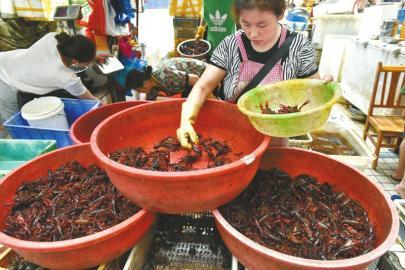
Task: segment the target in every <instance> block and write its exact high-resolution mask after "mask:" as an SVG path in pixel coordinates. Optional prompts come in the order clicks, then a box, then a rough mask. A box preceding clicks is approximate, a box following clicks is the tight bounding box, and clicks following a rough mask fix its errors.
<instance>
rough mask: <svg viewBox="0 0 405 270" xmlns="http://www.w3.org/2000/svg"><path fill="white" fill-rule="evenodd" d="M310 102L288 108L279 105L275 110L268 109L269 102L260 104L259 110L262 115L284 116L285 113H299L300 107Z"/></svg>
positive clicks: (287, 106) (308, 100)
mask: <svg viewBox="0 0 405 270" xmlns="http://www.w3.org/2000/svg"><path fill="white" fill-rule="evenodd" d="M310 102H311V100H310V99H307V100H306V101H305V102H304V103H302V104H301V105H300V106H297V105H295V106H289V105H285V104H280V108H279V109H277V110H273V109H271V108H270V107H269V102H268V101H266V102H265V103H264V105H263V104H260V110H261V111H262V114H286V113H296V112H300V111H301V109H302V107H304V106H305V105H307V104H308V103H310Z"/></svg>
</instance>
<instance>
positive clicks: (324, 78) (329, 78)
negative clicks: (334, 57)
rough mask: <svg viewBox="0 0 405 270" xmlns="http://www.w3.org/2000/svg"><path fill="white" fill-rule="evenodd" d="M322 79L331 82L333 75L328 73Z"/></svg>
mask: <svg viewBox="0 0 405 270" xmlns="http://www.w3.org/2000/svg"><path fill="white" fill-rule="evenodd" d="M322 81H323V82H324V83H328V82H333V76H332V75H330V74H326V75H325V76H323V77H322Z"/></svg>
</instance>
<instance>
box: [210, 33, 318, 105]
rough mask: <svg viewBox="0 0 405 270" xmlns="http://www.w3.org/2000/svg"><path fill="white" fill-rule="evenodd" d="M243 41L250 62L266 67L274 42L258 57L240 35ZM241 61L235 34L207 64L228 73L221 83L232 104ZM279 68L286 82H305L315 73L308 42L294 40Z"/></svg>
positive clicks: (245, 39)
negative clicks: (301, 80)
mask: <svg viewBox="0 0 405 270" xmlns="http://www.w3.org/2000/svg"><path fill="white" fill-rule="evenodd" d="M283 27H284V26H283ZM240 31H241V30H240ZM288 32H289V33H291V31H290V30H288ZM242 33H243V32H242ZM287 36H288V34H287ZM242 38H243V40H244V44H245V48H246V50H247V52H248V58H249V60H251V61H255V62H261V63H262V64H264V63H266V60H267V59H268V57H269V55H271V53H273V52H274V50H275V49H276V48H277V47H278V42H277V43H276V44H275V45H274V47H273V48H271V49H270V50H269V51H267V52H263V53H258V52H255V51H254V50H253V48H252V47H251V44H250V41H249V40H248V39H247V37H246V34H244V33H243V34H242ZM241 59H242V57H241V54H240V51H239V48H238V44H237V42H236V33H235V34H233V35H230V36H227V37H226V38H224V40H223V41H222V42H221V43H220V44H219V45H218V47H217V48H216V49H215V50H214V51H213V53H212V56H211V59H210V62H209V63H210V64H212V65H214V66H216V67H219V68H221V69H223V70H225V71H226V72H227V73H226V76H225V79H224V81H223V95H224V98H225V100H228V101H230V100H233V97H234V95H235V90H236V88H237V85H238V77H239V65H240V62H241ZM281 64H282V67H283V76H284V79H285V80H289V79H297V78H307V77H310V76H312V75H314V74H315V73H317V72H318V66H317V64H316V59H315V51H314V48H313V47H312V44H311V42H310V41H309V40H308V39H307V38H306V37H304V36H303V35H302V34H300V33H298V34H297V35H296V37H295V38H294V40H293V42H292V44H291V47H290V51H289V53H288V56H287V57H285V58H284V59H282V62H281Z"/></svg>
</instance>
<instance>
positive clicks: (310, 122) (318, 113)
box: [238, 79, 341, 137]
mask: <svg viewBox="0 0 405 270" xmlns="http://www.w3.org/2000/svg"><path fill="white" fill-rule="evenodd" d="M340 92H341V91H340V87H339V85H338V84H336V83H333V82H330V83H324V82H323V81H321V80H314V79H298V80H288V81H282V82H279V83H275V84H270V85H263V86H259V87H257V88H254V89H252V90H250V91H248V92H246V93H245V94H243V95H242V96H241V97H240V99H239V101H238V108H239V110H240V111H241V112H242V113H243V114H245V115H246V116H247V117H248V118H249V120H250V122H251V123H252V125H253V126H254V127H255V128H256V129H257V130H258V131H259V132H261V133H263V134H265V135H269V136H274V137H292V136H299V135H304V134H306V133H308V132H311V131H313V130H315V129H318V128H320V127H322V126H323V125H324V124H325V123H326V121H327V120H328V117H329V114H330V111H331V109H332V105H333V104H334V103H335V102H336V101H337V100H338V99H339V97H340ZM307 99H310V100H311V102H310V103H309V104H307V105H305V106H304V107H303V108H302V110H301V111H300V112H297V113H289V114H262V113H261V109H260V105H265V103H266V101H267V102H268V105H269V107H270V108H271V109H273V110H277V109H278V108H279V107H280V104H284V105H289V106H295V105H298V106H299V105H301V104H303V103H304V102H305V101H306V100H307Z"/></svg>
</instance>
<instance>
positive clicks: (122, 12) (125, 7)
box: [110, 0, 135, 25]
mask: <svg viewBox="0 0 405 270" xmlns="http://www.w3.org/2000/svg"><path fill="white" fill-rule="evenodd" d="M110 3H111V5H112V7H113V8H114V11H115V13H116V15H115V18H114V19H115V23H116V24H119V25H125V24H127V23H129V22H130V20H131V19H132V18H135V13H134V10H133V8H132V6H131V1H130V0H110Z"/></svg>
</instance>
